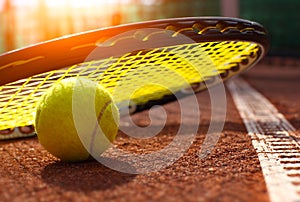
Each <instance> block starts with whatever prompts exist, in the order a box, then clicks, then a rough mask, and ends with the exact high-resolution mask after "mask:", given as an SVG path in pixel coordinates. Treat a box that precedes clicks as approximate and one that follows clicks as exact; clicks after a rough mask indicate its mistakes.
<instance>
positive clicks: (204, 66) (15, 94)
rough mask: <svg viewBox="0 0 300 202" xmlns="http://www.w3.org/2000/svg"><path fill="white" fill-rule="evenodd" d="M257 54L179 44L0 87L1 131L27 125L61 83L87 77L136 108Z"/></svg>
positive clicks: (250, 48) (241, 46) (232, 46)
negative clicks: (52, 88) (44, 96)
mask: <svg viewBox="0 0 300 202" xmlns="http://www.w3.org/2000/svg"><path fill="white" fill-rule="evenodd" d="M259 51H260V47H259V45H258V44H255V43H251V42H237V41H220V42H204V43H195V44H184V45H180V46H173V47H172V46H171V47H165V48H156V49H152V50H142V51H137V52H135V53H128V54H125V55H123V56H121V57H119V58H114V57H110V58H106V59H102V60H96V61H89V62H84V63H81V64H78V65H73V66H71V67H67V68H63V69H60V70H55V71H50V72H46V73H42V74H39V75H35V76H33V77H30V78H28V79H22V80H19V81H16V82H13V83H10V84H6V85H4V86H1V87H0V123H1V125H0V130H4V129H7V128H12V127H15V126H25V125H31V124H32V123H33V118H34V111H35V106H36V104H37V102H38V100H39V97H40V96H41V95H42V94H43V93H45V91H46V90H47V89H48V88H49V87H50V86H51V85H52V84H53V83H55V82H58V81H60V80H62V79H64V78H68V77H78V76H82V77H86V78H89V79H91V80H93V81H97V82H99V83H100V84H101V85H103V86H104V87H105V88H107V89H108V90H109V91H110V92H111V94H112V95H113V97H114V99H115V101H116V102H119V103H121V102H123V101H126V100H133V101H134V103H135V104H145V103H147V102H149V101H151V100H159V99H162V98H163V97H164V96H166V95H169V94H172V92H176V91H178V90H180V89H181V88H182V87H188V86H189V85H192V87H194V88H195V89H197V91H199V90H203V89H205V86H206V85H205V81H207V82H209V81H210V80H213V79H212V78H213V77H215V76H218V75H221V77H222V79H227V78H229V77H230V76H232V75H234V74H236V73H238V72H240V71H242V70H243V68H246V66H247V65H249V64H251V63H253V62H254V61H255V60H256V59H257V58H258V54H259ZM243 63H245V64H243ZM246 63H248V64H247V65H246ZM200 83H203V85H202V84H201V85H198V84H200ZM195 86H196V87H195Z"/></svg>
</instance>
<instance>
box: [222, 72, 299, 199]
mask: <svg viewBox="0 0 300 202" xmlns="http://www.w3.org/2000/svg"><path fill="white" fill-rule="evenodd" d="M227 86H228V88H229V90H230V93H231V95H232V97H233V100H234V102H235V105H236V107H237V109H238V110H239V113H240V115H241V117H242V119H243V122H244V124H245V126H246V129H247V131H248V134H249V135H250V137H251V139H252V144H253V146H254V148H255V149H256V152H257V154H258V158H259V161H260V165H261V167H262V172H263V175H264V178H265V182H266V186H267V189H268V193H269V197H270V200H271V201H272V202H282V201H285V202H296V201H300V155H299V154H300V147H299V143H298V142H297V141H295V139H294V138H293V135H294V133H293V131H295V128H294V127H293V126H292V125H291V124H290V123H289V122H288V121H287V120H286V119H285V118H284V116H283V114H281V113H279V112H278V110H277V109H276V108H275V106H273V105H272V104H271V103H270V101H268V100H267V99H266V98H265V97H264V96H263V95H262V94H261V93H259V92H257V91H256V90H255V89H254V88H252V87H251V86H250V85H249V84H248V83H247V82H245V81H244V80H243V79H241V78H235V79H233V80H232V81H230V82H228V84H227Z"/></svg>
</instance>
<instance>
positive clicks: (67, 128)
mask: <svg viewBox="0 0 300 202" xmlns="http://www.w3.org/2000/svg"><path fill="white" fill-rule="evenodd" d="M118 122H119V112H118V109H117V107H116V105H115V104H114V102H113V101H112V97H111V95H110V94H109V92H108V91H107V90H106V89H104V88H103V87H102V86H100V85H99V84H98V83H96V82H93V81H90V80H88V79H84V78H80V77H79V78H68V79H64V80H62V81H60V82H58V83H55V84H54V85H53V86H52V87H51V88H49V89H48V90H47V92H46V93H45V94H44V95H43V96H42V97H41V99H40V101H39V102H38V104H37V107H36V115H35V130H36V133H37V136H38V139H39V142H40V143H41V144H42V146H43V147H44V148H45V149H46V150H48V151H49V152H50V153H51V154H52V155H54V156H56V157H58V158H60V159H61V160H62V161H66V162H79V161H84V160H87V159H89V158H91V155H90V154H93V156H94V155H97V156H100V154H101V153H103V152H104V151H105V150H106V149H107V148H108V147H109V145H110V143H111V142H113V140H114V139H115V137H116V134H117V131H118Z"/></svg>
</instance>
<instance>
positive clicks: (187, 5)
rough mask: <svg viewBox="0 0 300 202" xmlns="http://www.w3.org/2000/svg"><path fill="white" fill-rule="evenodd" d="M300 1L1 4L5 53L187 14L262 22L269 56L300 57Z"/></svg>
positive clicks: (36, 0) (30, 0) (0, 42)
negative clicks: (130, 24)
mask: <svg viewBox="0 0 300 202" xmlns="http://www.w3.org/2000/svg"><path fill="white" fill-rule="evenodd" d="M299 7H300V1H299V0H0V36H1V37H0V53H3V52H6V51H9V50H13V49H16V48H20V47H24V46H27V45H30V44H34V43H37V42H41V41H45V40H48V39H52V38H55V37H60V36H63V35H66V34H71V33H77V32H81V31H86V30H90V29H96V28H101V27H107V26H112V25H118V24H124V23H130V22H138V21H144V20H154V19H162V18H172V17H188V16H228V17H240V18H244V19H249V20H254V21H257V22H259V23H261V24H263V25H264V26H265V27H266V28H267V29H268V31H269V35H270V39H271V50H270V52H269V55H270V56H290V57H299V56H300V38H299V37H298V35H299V33H300V12H299V11H298V8H299Z"/></svg>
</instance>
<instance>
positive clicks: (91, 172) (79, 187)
mask: <svg viewBox="0 0 300 202" xmlns="http://www.w3.org/2000/svg"><path fill="white" fill-rule="evenodd" d="M114 161H115V160H114ZM118 163H119V164H120V165H122V164H123V165H124V164H126V163H124V162H118ZM128 166H130V165H128V164H126V167H128ZM41 176H42V180H43V181H44V182H45V183H47V184H48V185H49V186H57V187H60V188H61V189H63V190H72V191H78V192H91V191H94V190H106V189H112V188H114V187H116V186H119V185H122V184H126V183H128V182H130V181H132V180H133V179H134V178H135V176H136V175H133V174H127V173H121V172H117V171H115V170H112V169H109V168H107V167H105V166H104V165H102V164H100V163H99V162H97V161H96V160H91V161H89V162H84V163H64V162H60V161H57V162H55V163H52V164H49V165H47V166H46V167H45V168H44V169H43V170H42V172H41Z"/></svg>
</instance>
